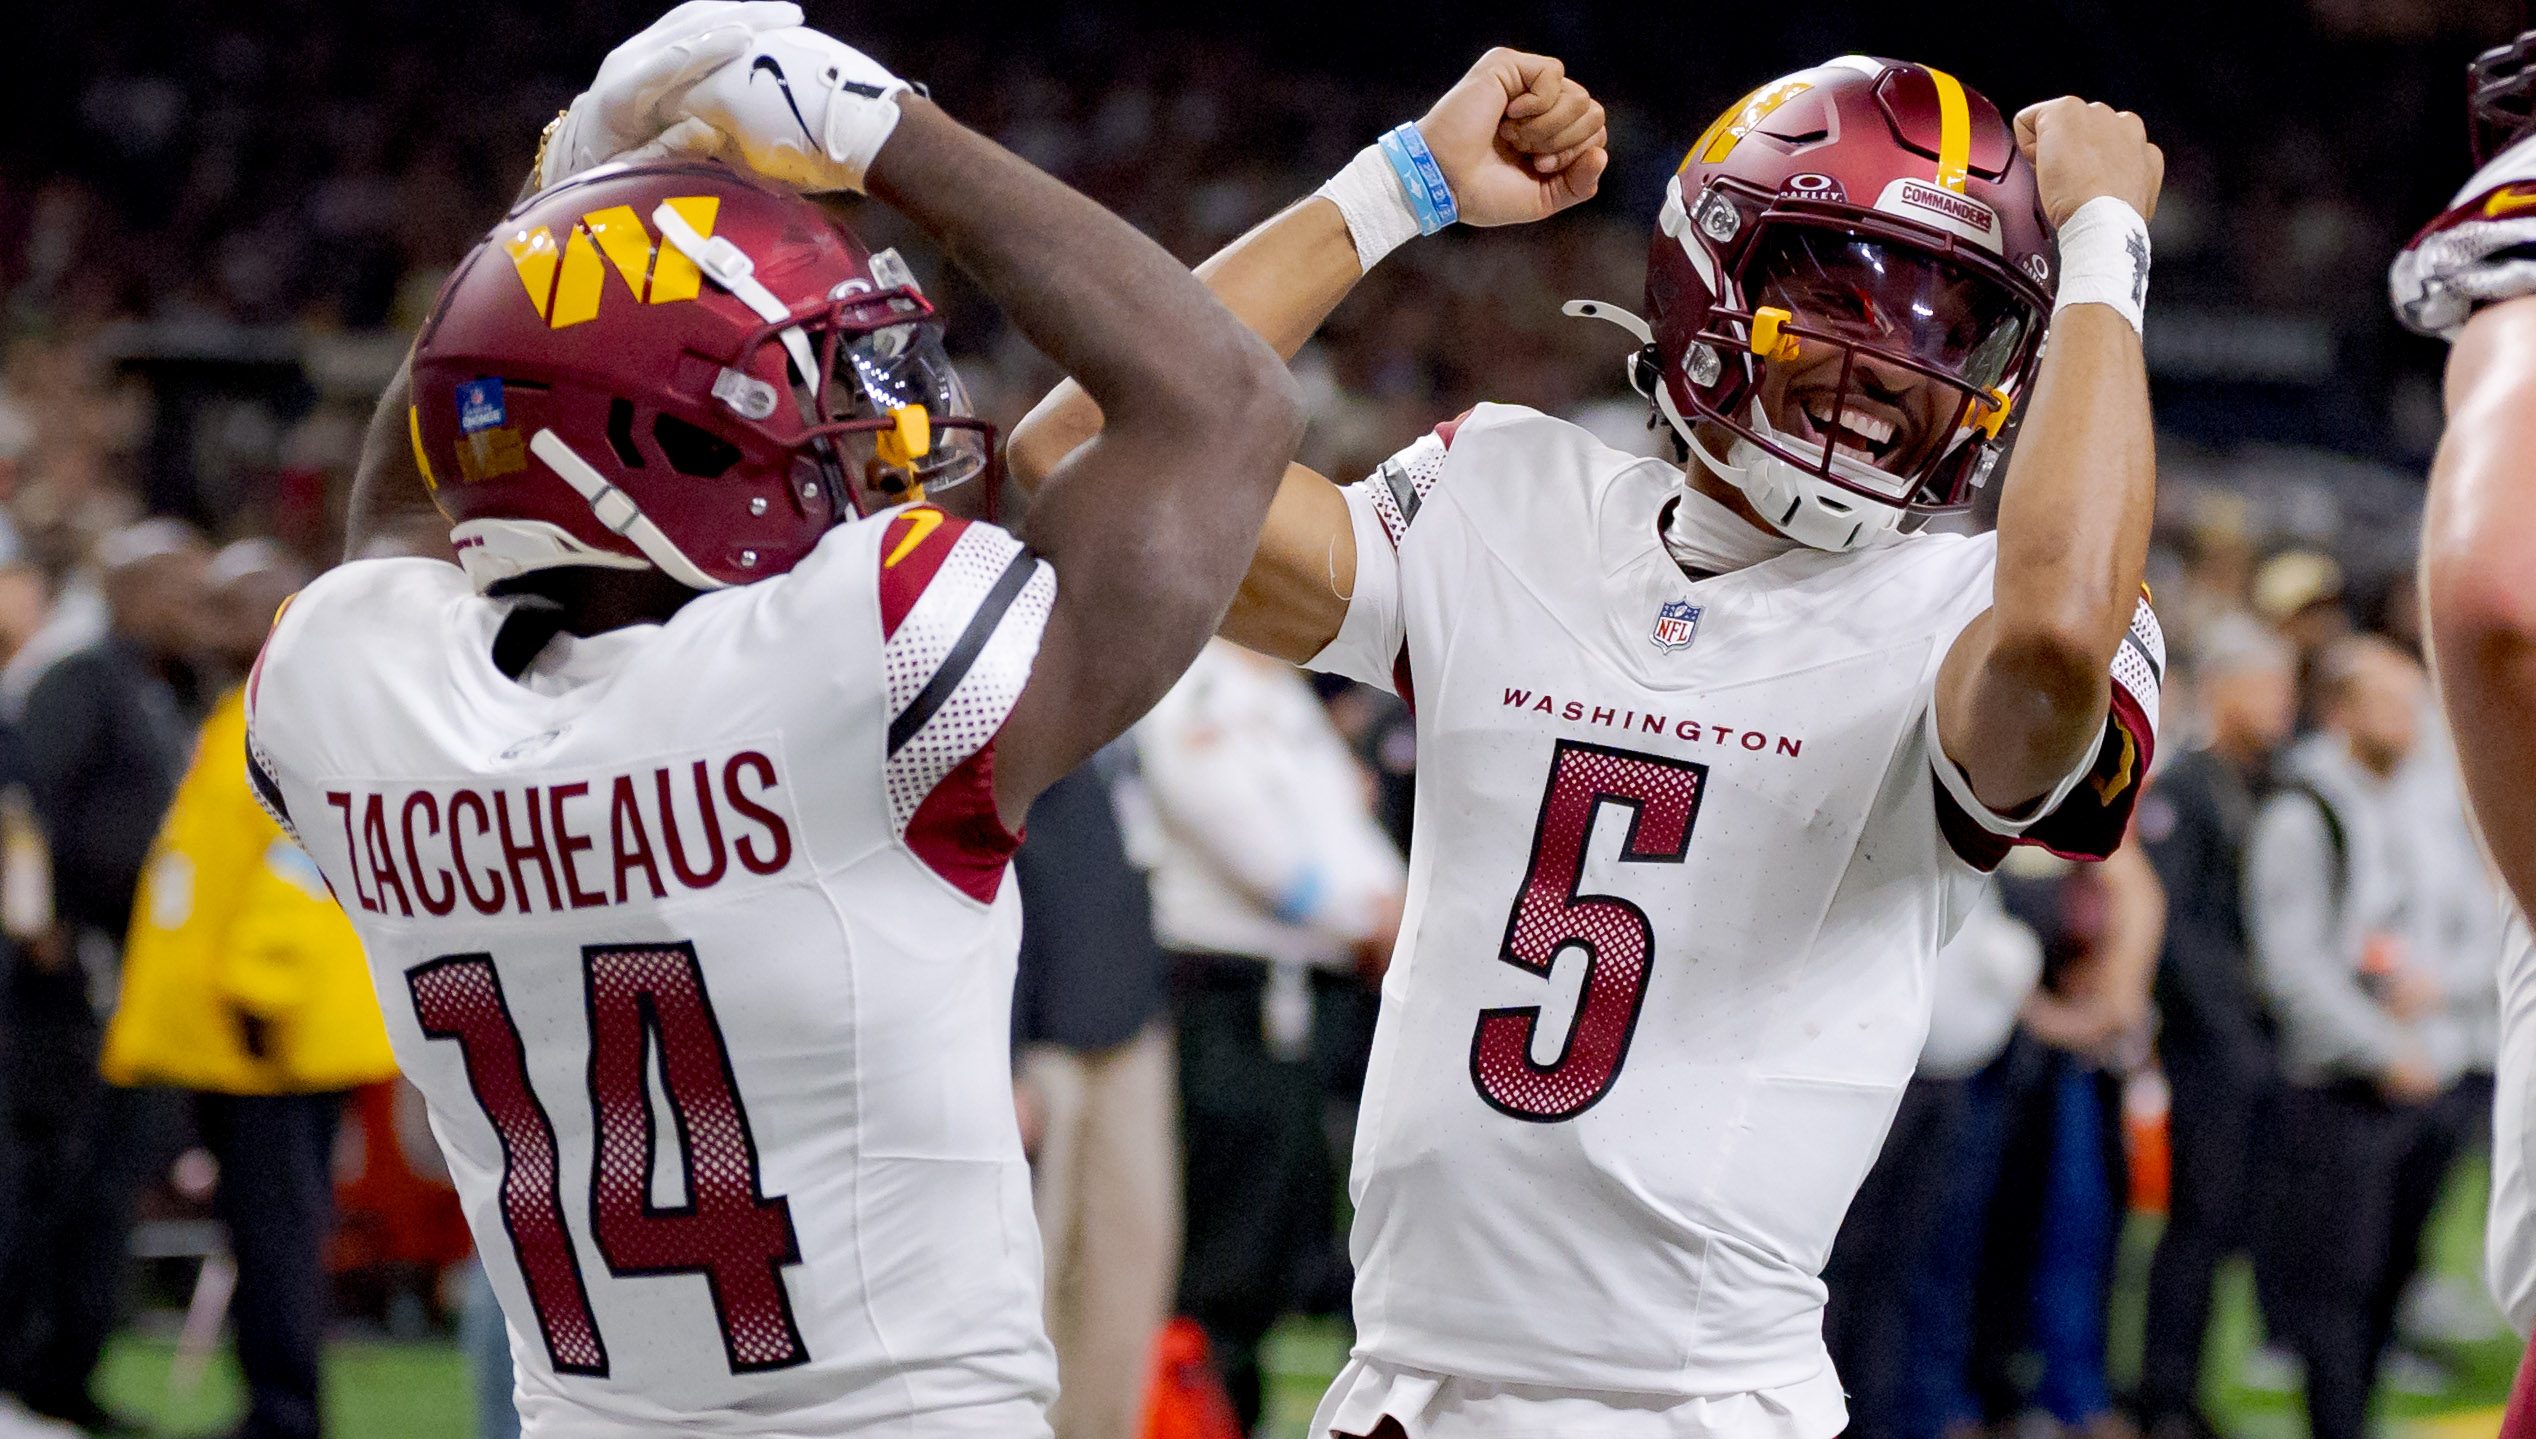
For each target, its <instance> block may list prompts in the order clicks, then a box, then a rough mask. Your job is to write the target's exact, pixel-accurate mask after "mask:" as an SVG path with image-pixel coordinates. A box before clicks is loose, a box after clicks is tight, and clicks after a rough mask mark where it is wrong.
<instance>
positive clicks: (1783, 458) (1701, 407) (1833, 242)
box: [1667, 207, 2044, 549]
mask: <svg viewBox="0 0 2536 1439" xmlns="http://www.w3.org/2000/svg"><path fill="white" fill-rule="evenodd" d="M1789 208H1791V209H1793V208H1794V207H1789ZM1753 223H1754V225H1755V232H1754V233H1753V234H1752V236H1751V237H1750V240H1749V243H1748V244H1747V245H1746V246H1744V247H1743V255H1742V260H1741V263H1740V265H1739V266H1738V267H1737V268H1736V269H1735V270H1734V272H1733V273H1732V274H1731V275H1729V276H1726V277H1723V278H1724V279H1725V282H1726V283H1725V284H1724V285H1723V286H1722V287H1721V289H1722V293H1721V294H1720V296H1719V298H1718V300H1717V302H1716V303H1714V304H1712V305H1710V306H1709V307H1708V310H1707V315H1706V318H1705V322H1704V323H1703V324H1702V325H1701V326H1700V327H1699V329H1698V330H1697V331H1696V332H1695V333H1694V338H1693V342H1692V344H1691V346H1690V353H1689V354H1688V355H1687V356H1686V357H1685V359H1684V361H1683V363H1682V366H1681V370H1682V374H1683V376H1684V378H1685V379H1687V380H1688V381H1689V382H1690V383H1689V385H1688V386H1687V389H1688V391H1689V398H1690V402H1691V403H1690V405H1689V406H1688V409H1689V413H1688V414H1687V415H1681V414H1677V415H1676V421H1677V425H1680V426H1681V427H1682V428H1684V430H1685V433H1686V435H1687V436H1688V437H1689V438H1690V439H1691V441H1692V443H1693V444H1694V445H1695V447H1696V448H1698V449H1699V450H1700V451H1701V453H1702V455H1703V456H1704V457H1705V458H1706V459H1708V460H1709V461H1710V462H1711V463H1712V468H1714V469H1716V470H1718V471H1719V473H1720V474H1721V476H1723V477H1724V478H1726V479H1728V480H1730V481H1732V482H1733V483H1735V484H1736V485H1738V486H1739V487H1740V488H1742V489H1744V490H1745V492H1746V493H1747V495H1748V496H1750V498H1751V499H1752V500H1753V502H1754V504H1755V506H1756V508H1758V509H1759V510H1760V511H1761V513H1762V515H1763V517H1764V518H1765V519H1767V520H1769V521H1770V522H1771V523H1772V524H1774V525H1776V526H1778V527H1779V528H1780V529H1782V530H1784V531H1786V532H1787V533H1788V534H1789V535H1790V536H1791V537H1792V538H1795V539H1798V540H1800V541H1802V542H1804V543H1806V544H1809V545H1813V546H1815V547H1817V548H1826V549H1848V548H1853V547H1856V546H1859V545H1864V544H1871V543H1877V542H1879V541H1881V540H1882V539H1885V538H1888V537H1890V536H1892V535H1894V534H1897V533H1901V532H1904V531H1906V530H1908V529H1911V528H1915V527H1917V526H1918V525H1919V524H1922V523H1925V522H1926V521H1927V519H1928V518H1930V517H1931V516H1934V515H1938V514H1944V513H1948V512H1950V511H1955V510H1960V509H1962V508H1964V507H1965V506H1966V505H1967V504H1968V503H1969V500H1970V494H1971V491H1972V489H1973V488H1974V487H1975V486H1977V485H1979V484H1980V483H1982V482H1983V481H1984V480H1985V479H1986V478H1987V474H1988V469H1989V466H1990V464H1991V463H1992V462H1993V461H1994V460H1995V457H1996V454H1997V449H1998V440H1999V437H2000V433H2001V431H2002V429H2003V427H2004V426H2005V424H2006V421H2007V419H2008V415H2009V412H2010V410H2011V408H2012V407H2013V405H2014V402H2015V399H2016V396H2017V394H2018V393H2019V392H2020V391H2021V390H2022V388H2023V386H2024V383H2025V381H2026V379H2027V377H2028V375H2029V373H2030V371H2031V367H2032V364H2033V361H2034V359H2035V357H2036V354H2037V352H2038V349H2039V337H2040V332H2041V329H2042V316H2043V313H2044V310H2043V306H2042V305H2041V304H2040V303H2039V295H2038V294H2035V293H2030V292H2031V291H2033V290H2034V288H2035V287H2033V286H2031V285H2020V284H2018V283H2015V282H2014V281H2012V280H2010V279H2008V278H2006V276H2007V275H2008V274H2010V273H2011V272H2008V271H2007V270H2006V267H2005V266H2002V265H2000V264H1998V263H1997V262H1996V261H1995V260H1993V259H1991V258H1990V257H1988V256H1980V257H1978V259H1975V258H1974V257H1972V256H1970V255H1967V254H1966V253H1965V252H1964V251H1963V250H1962V248H1961V247H1959V246H1955V245H1953V244H1951V243H1948V242H1941V243H1938V244H1931V243H1930V242H1928V241H1927V240H1925V239H1923V238H1922V237H1920V236H1918V235H1916V234H1911V233H1908V232H1906V231H1904V230H1903V229H1902V227H1901V226H1900V225H1898V224H1892V223H1878V222H1869V223H1861V222H1860V221H1859V220H1858V218H1857V217H1855V216H1849V215H1844V216H1838V217H1834V216H1829V215H1825V216H1809V215H1804V214H1801V213H1798V214H1790V213H1783V212H1781V211H1777V210H1773V211H1771V212H1770V213H1766V214H1765V215H1764V216H1762V217H1761V218H1760V219H1758V220H1756V221H1754V222H1753ZM1667 409H1668V410H1669V411H1671V410H1674V409H1675V407H1673V406H1667ZM1684 422H1687V423H1684Z"/></svg>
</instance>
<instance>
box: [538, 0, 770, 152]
mask: <svg viewBox="0 0 2536 1439" xmlns="http://www.w3.org/2000/svg"><path fill="white" fill-rule="evenodd" d="M800 23H801V7H800V6H798V5H795V4H793V3H791V0H745V3H743V0H687V3H686V4H684V5H681V6H679V7H678V8H676V9H674V10H672V11H670V12H669V13H668V14H666V15H663V16H662V17H660V19H658V20H656V21H654V22H653V23H652V25H651V28H649V29H647V30H645V31H643V32H642V33H641V34H639V35H637V36H635V37H634V38H633V39H631V40H628V41H626V42H625V43H624V44H622V45H619V46H617V47H616V48H615V49H613V50H611V51H609V52H608V57H607V59H605V60H603V61H601V62H599V74H598V78H596V79H594V80H592V81H591V82H590V88H589V89H587V90H584V91H582V92H581V94H580V95H579V96H578V97H576V98H575V99H574V100H573V102H572V108H571V109H569V110H567V111H565V112H564V114H563V118H562V119H561V120H559V121H557V122H556V125H555V128H554V129H553V130H552V131H550V132H549V133H548V134H547V137H546V141H545V143H544V144H543V145H541V146H540V147H539V148H538V165H537V175H536V180H537V186H538V188H539V189H541V190H542V189H544V188H546V187H547V186H549V185H553V184H556V183H558V182H560V181H563V180H566V179H569V178H571V177H572V176H574V175H578V174H580V173H581V172H582V171H584V170H587V169H589V168H591V167H592V166H594V165H603V164H606V163H607V162H608V161H610V160H614V159H616V158H618V157H619V156H621V155H624V154H625V153H626V152H628V151H631V150H634V149H635V148H636V147H638V146H648V145H650V144H652V143H654V142H656V141H657V140H659V138H660V137H661V134H662V132H663V131H665V130H668V129H670V128H671V127H672V126H674V125H676V124H677V123H678V122H679V121H680V120H681V119H683V118H684V115H685V112H684V110H683V109H682V108H681V107H682V106H683V104H684V102H685V101H686V99H687V93H688V91H689V90H691V89H692V88H694V86H695V84H696V82H697V81H699V80H702V79H704V78H705V77H706V76H707V75H710V74H712V73H713V72H714V71H716V70H719V69H721V68H722V67H723V66H724V65H727V64H729V63H730V62H731V61H732V60H734V59H736V58H738V57H740V56H741V55H744V54H746V53H747V52H748V48H749V46H750V44H751V43H752V42H754V41H755V40H756V39H757V37H758V36H759V35H760V34H763V33H764V32H766V31H769V30H781V29H784V28H786V27H787V26H794V25H799V24H800Z"/></svg>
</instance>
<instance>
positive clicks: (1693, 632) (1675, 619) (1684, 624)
mask: <svg viewBox="0 0 2536 1439" xmlns="http://www.w3.org/2000/svg"><path fill="white" fill-rule="evenodd" d="M1652 638H1653V639H1654V640H1655V647H1656V648H1657V649H1660V650H1678V649H1681V648H1682V647H1684V646H1685V645H1688V644H1689V643H1690V642H1691V641H1692V640H1694V639H1697V638H1699V606H1697V605H1695V604H1692V603H1691V602H1690V601H1689V600H1674V601H1672V602H1671V603H1669V604H1666V605H1665V606H1663V607H1662V608H1661V609H1658V610H1657V611H1656V612H1655V634H1654V635H1653V636H1652Z"/></svg>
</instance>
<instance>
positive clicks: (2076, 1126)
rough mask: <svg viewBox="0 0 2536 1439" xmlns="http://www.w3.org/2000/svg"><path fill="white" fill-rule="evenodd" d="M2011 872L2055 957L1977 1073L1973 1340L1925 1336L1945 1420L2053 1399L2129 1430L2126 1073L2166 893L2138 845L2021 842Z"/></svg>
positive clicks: (2090, 1430)
mask: <svg viewBox="0 0 2536 1439" xmlns="http://www.w3.org/2000/svg"><path fill="white" fill-rule="evenodd" d="M1997 884H1998V888H1999V893H2000V897H2001V901H2002V903H2003V905H2004V907H2005V908H2006V910H2007V912H2008V914H2009V915H2011V916H2012V917H2014V918H2016V919H2018V920H2020V921H2022V922H2023V923H2024V924H2025V925H2026V926H2028V927H2029V928H2030V929H2031V930H2032V931H2033V932H2034V933H2035V934H2036V936H2037V937H2038V938H2039V939H2040V941H2041V943H2042V950H2043V965H2042V972H2041V975H2040V977H2039V979H2038V982H2037V983H2036V985H2035V986H2034V988H2033V991H2032V992H2031V993H2030V994H2028V995H2027V996H2026V997H2025V1001H2024V1003H2023V1004H2022V1005H2021V1006H2020V1007H2019V1008H2018V1011H2017V1023H2016V1029H2015V1031H2014V1032H2013V1033H2012V1034H2011V1035H2010V1037H2009V1040H2008V1043H2007V1046H2006V1048H2005V1050H2004V1051H2003V1052H2002V1053H2001V1054H2000V1055H1999V1057H1998V1058H1997V1059H1996V1060H1994V1061H1993V1062H1992V1063H1991V1064H1990V1065H1989V1066H1987V1067H1986V1068H1985V1069H1983V1070H1982V1071H1981V1072H1980V1073H1979V1074H1977V1075H1975V1076H1974V1077H1973V1078H1972V1080H1971V1082H1970V1084H1969V1086H1968V1098H1969V1106H1968V1107H1969V1110H1970V1115H1969V1118H1968V1121H1967V1123H1966V1125H1965V1130H1966V1137H1965V1139H1964V1141H1963V1142H1962V1143H1960V1144H1958V1146H1957V1147H1956V1150H1955V1154H1954V1159H1955V1163H1956V1164H1957V1166H1958V1167H1959V1168H1960V1169H1961V1170H1962V1171H1963V1172H1964V1174H1965V1180H1964V1183H1963V1186H1962V1190H1961V1194H1960V1198H1959V1201H1958V1203H1957V1205H1956V1206H1955V1207H1954V1208H1952V1209H1951V1210H1950V1212H1949V1214H1948V1216H1947V1227H1946V1229H1945V1230H1944V1231H1943V1237H1942V1238H1941V1240H1940V1242H1941V1243H1944V1244H1950V1245H1955V1246H1959V1247H1961V1248H1964V1249H1966V1250H1970V1251H1973V1252H1975V1253H1976V1254H1977V1262H1976V1263H1974V1264H1972V1265H1970V1266H1967V1271H1968V1272H1966V1275H1965V1279H1966V1281H1968V1282H1964V1281H1959V1283H1960V1287H1959V1288H1957V1289H1955V1290H1953V1291H1952V1292H1951V1294H1950V1296H1949V1302H1950V1303H1951V1304H1952V1305H1953V1308H1954V1313H1953V1314H1951V1315H1949V1316H1947V1319H1946V1322H1945V1324H1944V1325H1943V1327H1942V1328H1941V1330H1940V1331H1939V1332H1940V1333H1941V1334H1955V1333H1960V1334H1961V1335H1962V1336H1963V1337H1962V1340H1961V1342H1960V1345H1959V1346H1957V1347H1953V1348H1946V1347H1941V1346H1940V1345H1937V1344H1929V1345H1926V1346H1925V1347H1924V1348H1923V1351H1922V1352H1923V1354H1924V1355H1925V1356H1926V1359H1927V1361H1928V1362H1929V1367H1930V1369H1931V1370H1932V1371H1933V1372H1932V1373H1931V1374H1929V1376H1928V1379H1929V1381H1930V1384H1931V1387H1932V1389H1933V1392H1934V1396H1935V1401H1934V1404H1933V1406H1932V1407H1933V1410H1934V1412H1935V1414H1936V1415H1937V1418H1938V1424H1937V1426H1936V1428H1935V1429H1934V1430H1933V1431H1931V1432H1937V1433H1944V1432H1950V1431H1955V1432H1960V1431H1961V1430H1962V1429H1964V1428H1965V1427H1967V1426H1970V1427H1973V1428H1979V1429H1987V1430H1989V1431H1990V1432H2003V1431H2005V1430H2008V1429H2012V1428H2013V1427H2014V1426H2015V1424H2016V1423H2017V1422H2018V1420H2019V1418H2020V1417H2021V1416H2022V1415H2024V1414H2025V1413H2026V1412H2027V1411H2028V1410H2040V1411H2042V1412H2043V1413H2044V1414H2045V1415H2047V1416H2049V1417H2050V1418H2051V1419H2052V1420H2053V1421H2054V1422H2055V1423H2056V1424H2058V1425H2059V1426H2060V1427H2061V1429H2062V1430H2063V1431H2064V1432H2066V1433H2070V1434H2077V1435H2096V1436H2103V1435H2119V1434H2122V1433H2125V1432H2126V1426H2125V1425H2124V1423H2123V1421H2122V1419H2121V1416H2120V1415H2119V1414H2118V1413H2117V1412H2116V1409H2115V1405H2114V1401H2113V1394H2112V1390H2111V1386H2110V1385H2109V1384H2108V1382H2107V1380H2106V1374H2105V1367H2106V1337H2107V1335H2106V1326H2107V1310H2108V1308H2109V1307H2110V1300H2111V1288H2112V1279H2113V1259H2114V1252H2115V1247H2116V1245H2117V1243H2118V1240H2119V1237H2120V1226H2121V1221H2122V1215H2123V1211H2124V1204H2125V1199H2126V1196H2127V1193H2128V1186H2127V1184H2126V1182H2125V1181H2126V1177H2127V1174H2128V1169H2127V1165H2126V1161H2125V1155H2124V1152H2123V1143H2122V1140H2123V1134H2122V1124H2121V1111H2122V1075H2123V1073H2124V1071H2125V1070H2127V1069H2128V1068H2129V1067H2130V1066H2131V1065H2132V1064H2134V1063H2136V1062H2137V1059H2138V1056H2139V1054H2140V1053H2141V1051H2142V1048H2143V1044H2142V1041H2143V1039H2144V1037H2145V1032H2146V1026H2147V1019H2148V1012H2149V988H2150V982H2151V975H2152V973H2153V971H2154V969H2155V967H2156V958H2157V948H2158V942H2159V936H2160V934H2161V933H2162V931H2163V929H2164V925H2165V913H2166V911H2165V896H2164V894H2163V893H2162V892H2161V890H2160V888H2159V885H2158V882H2157V875H2156V872H2155V871H2154V870H2153V869H2152V868H2151V867H2150V866H2149V863H2148V861H2147V859H2146V858H2145V857H2143V856H2142V855H2141V854H2140V852H2139V849H2138V847H2137V846H2136V845H2133V844H2129V843H2126V844H2124V845H2123V846H2122V847H2121V848H2119V849H2117V850H2115V851H2114V852H2113V854H2111V855H2110V856H2108V857H2107V858H2106V859H2105V861H2104V863H2103V864H2101V865H2098V866H2092V867H2088V868H2084V869H2082V868H2080V867H2078V866H2076V865H2072V864H2070V863H2068V862H2067V861H2066V860H2064V859H2062V858H2061V857H2059V856H2056V855H2051V854H2045V853H2018V854H2014V855H2011V856H2010V857H2009V859H2008V861H2007V862H2006V863H2004V864H2002V865H2001V866H2000V868H1999V876H1998V880H1997ZM2029 1356H2030V1359H2031V1362H2028V1361H2029Z"/></svg>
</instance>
